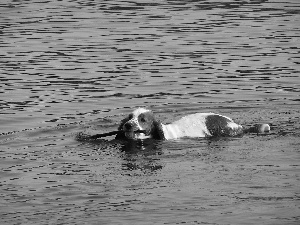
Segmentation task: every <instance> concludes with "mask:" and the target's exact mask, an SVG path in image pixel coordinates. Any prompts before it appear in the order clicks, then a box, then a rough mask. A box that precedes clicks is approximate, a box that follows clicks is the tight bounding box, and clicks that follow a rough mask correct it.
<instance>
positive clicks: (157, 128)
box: [151, 120, 166, 140]
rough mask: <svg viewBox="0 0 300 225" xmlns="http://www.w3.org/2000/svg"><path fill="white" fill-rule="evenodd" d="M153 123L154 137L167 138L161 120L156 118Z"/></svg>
mask: <svg viewBox="0 0 300 225" xmlns="http://www.w3.org/2000/svg"><path fill="white" fill-rule="evenodd" d="M152 125H153V127H152V131H151V133H152V137H153V138H154V139H157V140H165V139H166V138H165V135H164V131H163V129H162V125H161V122H160V121H158V120H154V121H153V124H152Z"/></svg>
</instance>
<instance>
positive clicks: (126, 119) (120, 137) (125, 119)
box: [115, 116, 130, 139]
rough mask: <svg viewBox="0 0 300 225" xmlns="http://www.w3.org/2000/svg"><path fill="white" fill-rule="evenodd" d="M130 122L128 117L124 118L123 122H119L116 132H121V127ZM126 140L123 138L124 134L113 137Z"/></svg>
mask: <svg viewBox="0 0 300 225" xmlns="http://www.w3.org/2000/svg"><path fill="white" fill-rule="evenodd" d="M129 120H130V118H129V116H127V117H126V118H124V119H123V120H121V122H120V124H119V127H118V130H119V131H123V126H124V124H125V123H126V122H127V121H129ZM125 138H126V136H125V133H124V132H119V133H118V134H117V135H116V137H115V139H125Z"/></svg>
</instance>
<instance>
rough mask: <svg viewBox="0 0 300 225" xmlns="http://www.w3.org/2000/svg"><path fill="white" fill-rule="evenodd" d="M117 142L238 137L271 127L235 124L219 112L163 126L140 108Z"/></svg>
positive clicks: (125, 121)
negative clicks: (124, 140)
mask: <svg viewBox="0 0 300 225" xmlns="http://www.w3.org/2000/svg"><path fill="white" fill-rule="evenodd" d="M118 131H119V132H118V134H117V136H116V139H121V138H125V139H134V140H137V139H146V138H153V139H158V140H171V139H178V138H182V137H235V136H241V135H243V134H244V133H267V132H269V131H270V126H269V125H268V124H258V125H254V126H251V127H250V128H244V127H243V126H241V125H239V124H237V123H235V122H234V121H233V120H232V119H230V118H229V117H226V116H222V115H219V114H215V113H195V114H190V115H187V116H184V117H182V118H181V119H179V120H177V121H175V122H172V123H170V124H166V125H165V124H162V123H161V122H160V121H159V120H157V119H156V118H155V116H154V114H153V112H152V111H151V110H149V109H145V108H138V109H136V110H134V111H133V112H132V113H130V114H129V116H128V117H126V118H125V119H123V120H122V121H121V124H120V126H119V128H118Z"/></svg>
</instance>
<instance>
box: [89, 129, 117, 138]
mask: <svg viewBox="0 0 300 225" xmlns="http://www.w3.org/2000/svg"><path fill="white" fill-rule="evenodd" d="M120 132H122V131H120V130H118V131H111V132H108V133H104V134H95V135H92V136H90V137H89V138H90V139H97V138H102V137H108V136H113V135H116V134H119V133H120Z"/></svg>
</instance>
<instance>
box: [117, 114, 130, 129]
mask: <svg viewBox="0 0 300 225" xmlns="http://www.w3.org/2000/svg"><path fill="white" fill-rule="evenodd" d="M129 120H130V118H129V116H127V117H126V118H124V119H122V120H121V122H120V124H119V127H118V130H123V126H124V124H125V123H126V122H128V121H129Z"/></svg>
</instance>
